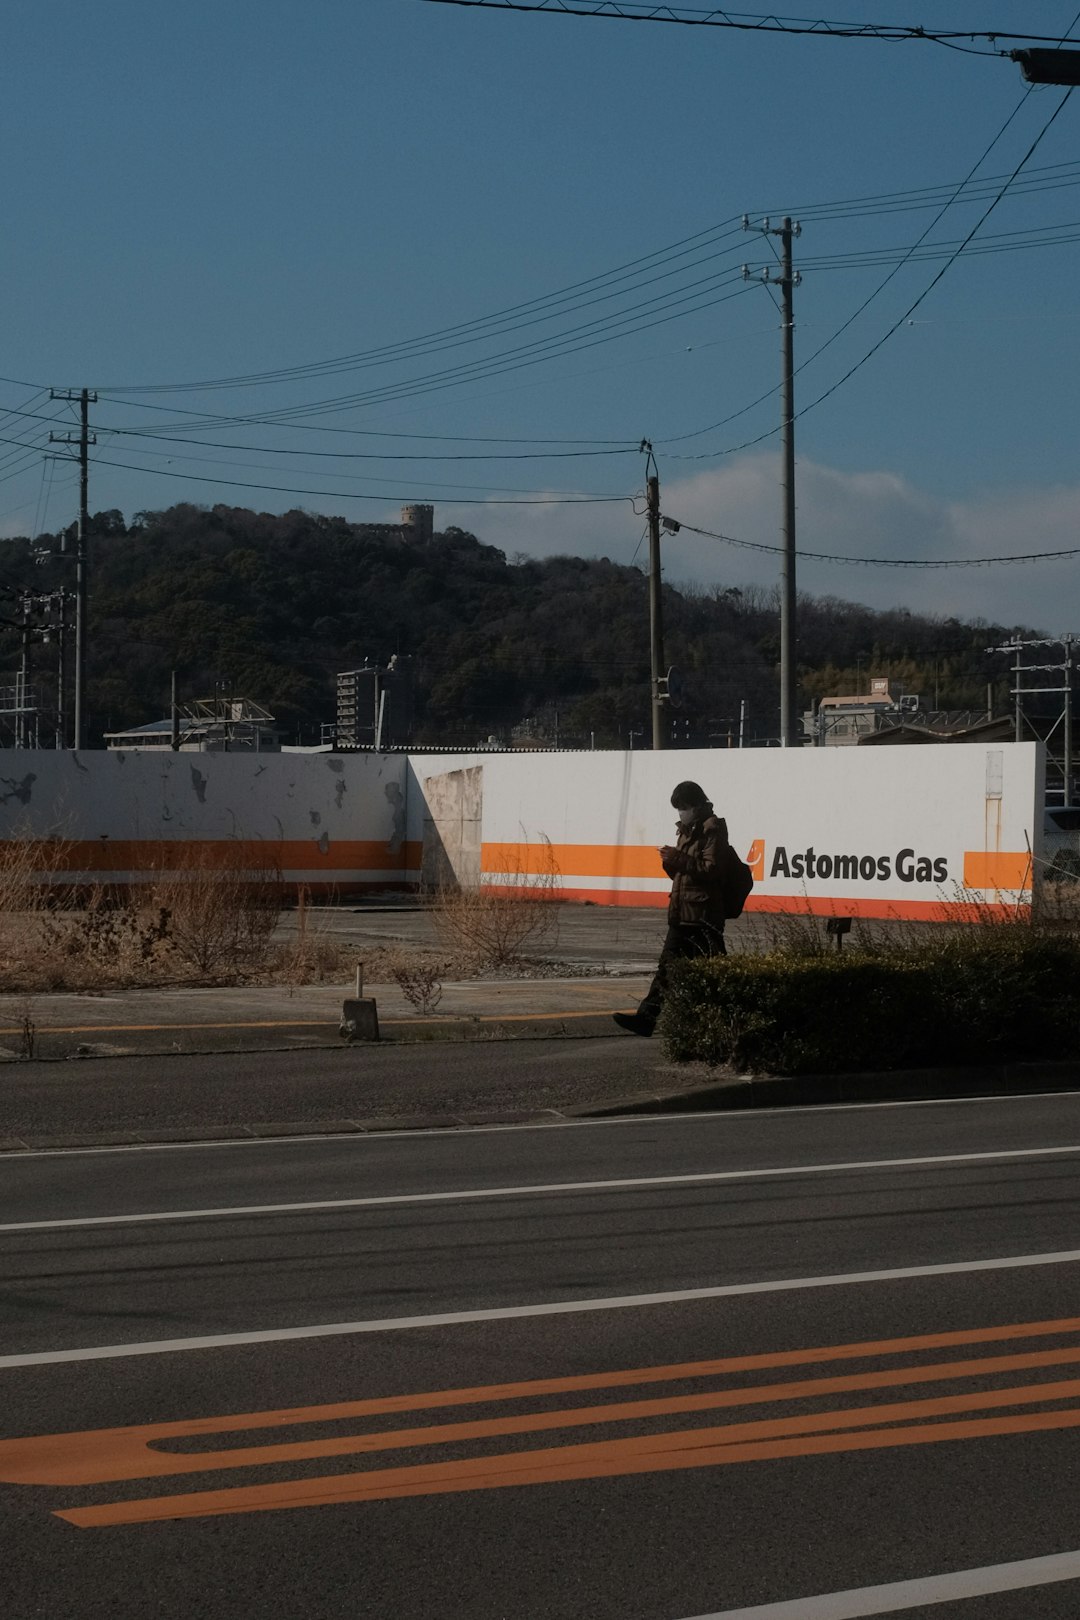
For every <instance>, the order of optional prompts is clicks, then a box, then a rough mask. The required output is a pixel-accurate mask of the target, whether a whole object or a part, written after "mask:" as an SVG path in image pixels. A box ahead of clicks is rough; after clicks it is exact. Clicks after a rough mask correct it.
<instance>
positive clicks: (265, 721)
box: [105, 698, 281, 754]
mask: <svg viewBox="0 0 1080 1620" xmlns="http://www.w3.org/2000/svg"><path fill="white" fill-rule="evenodd" d="M176 731H177V736H178V739H179V746H180V751H181V752H182V753H188V754H191V753H196V754H276V753H280V751H281V733H280V732H279V730H278V728H277V727H276V726H275V724H274V717H273V715H272V714H271V713H270V712H269V711H268V710H267V709H264V708H262V707H261V706H260V705H259V704H258V703H252V702H251V701H250V699H248V698H196V699H195V700H194V701H192V702H189V703H182V704H180V706H179V713H178V715H177V717H176ZM172 741H173V721H172V719H168V720H151V721H150V723H149V724H148V725H145V726H131V727H129V729H128V730H127V731H107V732H106V733H105V746H106V748H109V749H112V750H113V751H114V752H120V751H123V752H125V753H128V752H131V751H133V750H136V749H138V750H143V749H149V748H156V749H169V748H171V747H172Z"/></svg>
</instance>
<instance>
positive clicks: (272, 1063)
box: [0, 1033, 706, 1146]
mask: <svg viewBox="0 0 1080 1620" xmlns="http://www.w3.org/2000/svg"><path fill="white" fill-rule="evenodd" d="M705 1072H706V1071H702V1072H700V1073H699V1070H698V1066H697V1065H694V1064H685V1063H684V1064H679V1065H675V1064H672V1063H669V1062H668V1060H667V1059H666V1057H665V1055H664V1048H663V1045H662V1043H661V1042H660V1040H659V1039H656V1040H651V1041H644V1040H635V1039H634V1037H633V1036H630V1035H620V1034H618V1033H615V1034H613V1035H612V1036H611V1037H610V1038H607V1037H599V1038H595V1039H591V1040H516V1041H512V1042H507V1041H490V1042H487V1041H476V1042H468V1043H465V1042H457V1043H452V1042H447V1043H445V1044H439V1045H437V1046H435V1047H430V1046H417V1047H409V1046H397V1047H395V1046H381V1045H380V1046H365V1045H361V1046H351V1047H339V1048H336V1049H333V1050H323V1051H314V1052H312V1051H297V1052H258V1053H252V1052H232V1053H217V1054H196V1053H191V1054H183V1055H176V1056H172V1057H163V1056H161V1055H155V1054H152V1053H148V1054H147V1055H146V1057H144V1058H140V1057H125V1058H97V1059H94V1061H93V1062H88V1063H25V1064H23V1063H20V1064H10V1065H8V1066H6V1067H4V1068H3V1070H2V1083H0V1144H3V1143H4V1141H5V1139H8V1140H20V1139H21V1140H28V1141H29V1142H30V1144H31V1145H32V1146H38V1145H46V1144H47V1145H49V1146H58V1145H64V1144H65V1139H70V1140H71V1145H81V1144H80V1143H79V1141H78V1139H79V1138H80V1137H83V1136H97V1135H102V1134H105V1135H113V1136H114V1137H115V1135H116V1134H117V1133H121V1132H124V1131H131V1132H139V1133H141V1134H142V1135H145V1136H149V1137H151V1138H152V1137H153V1135H154V1134H155V1133H159V1134H161V1135H168V1136H170V1137H174V1136H175V1135H176V1134H177V1133H178V1132H179V1133H183V1132H184V1131H190V1132H191V1133H192V1134H193V1135H195V1136H199V1135H203V1134H205V1135H206V1136H210V1135H213V1134H214V1133H216V1132H218V1131H221V1130H222V1129H224V1128H228V1127H230V1126H235V1127H244V1126H268V1125H275V1124H278V1123H285V1124H287V1125H292V1126H303V1127H304V1128H305V1129H312V1128H313V1127H317V1126H318V1124H319V1122H329V1121H334V1120H339V1121H340V1120H347V1119H357V1118H359V1119H375V1120H377V1119H379V1118H383V1119H385V1120H389V1121H394V1120H396V1121H399V1122H400V1121H402V1120H405V1119H408V1120H410V1121H414V1120H423V1119H428V1120H429V1121H431V1122H432V1123H434V1122H436V1121H442V1122H447V1123H448V1122H450V1121H451V1120H453V1119H456V1118H460V1117H462V1116H470V1115H472V1116H475V1115H477V1114H480V1115H484V1114H491V1115H505V1114H507V1113H514V1112H518V1113H520V1114H521V1115H523V1116H525V1115H537V1114H542V1113H543V1112H544V1111H545V1110H552V1109H554V1110H563V1109H567V1108H578V1107H580V1108H584V1107H592V1106H603V1105H604V1104H614V1103H617V1102H620V1101H621V1100H623V1099H625V1098H627V1097H632V1096H635V1095H640V1094H643V1093H653V1094H655V1093H656V1092H657V1091H661V1090H665V1091H672V1090H678V1089H679V1088H680V1087H682V1086H684V1085H692V1084H693V1083H694V1082H695V1081H696V1080H699V1079H701V1078H703V1077H704V1074H705Z"/></svg>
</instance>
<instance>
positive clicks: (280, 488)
mask: <svg viewBox="0 0 1080 1620" xmlns="http://www.w3.org/2000/svg"><path fill="white" fill-rule="evenodd" d="M91 460H92V461H93V463H94V465H95V466H98V467H122V468H124V469H125V470H126V471H128V472H137V473H143V474H144V475H146V476H149V477H152V478H180V479H183V480H184V482H185V483H192V484H223V485H225V486H226V487H227V488H229V489H261V490H266V491H267V492H269V493H273V494H277V495H321V496H326V497H328V498H330V499H332V500H346V501H379V502H380V503H381V504H382V505H384V506H392V505H395V504H396V503H397V502H402V501H408V500H409V499H410V495H398V496H396V497H395V496H390V495H365V494H358V493H357V492H356V491H355V490H349V489H300V488H297V487H294V486H292V485H289V484H253V483H243V482H241V481H240V480H239V479H237V478H204V477H202V476H201V475H199V474H196V473H178V472H171V471H169V470H167V469H165V468H163V467H133V466H132V465H131V463H130V462H127V461H113V460H111V459H110V458H109V457H108V456H93V457H91ZM623 501H627V502H630V503H631V504H633V496H631V495H559V494H538V495H537V496H536V498H535V499H529V500H494V501H488V500H457V499H454V500H451V501H447V502H446V503H445V504H446V505H448V506H605V505H607V506H610V505H614V504H616V503H619V502H623Z"/></svg>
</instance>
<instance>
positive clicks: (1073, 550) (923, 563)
mask: <svg viewBox="0 0 1080 1620" xmlns="http://www.w3.org/2000/svg"><path fill="white" fill-rule="evenodd" d="M669 521H670V522H671V523H674V524H675V525H676V532H678V531H683V532H685V533H686V534H699V535H702V536H703V537H704V538H705V539H706V540H722V541H723V543H724V544H725V545H727V546H738V547H739V548H740V549H741V550H744V551H768V552H782V551H783V549H784V548H783V546H770V545H766V544H765V542H764V541H761V540H740V539H738V538H737V537H736V536H735V535H733V534H718V533H717V532H716V531H715V530H713V529H699V528H696V527H695V525H694V524H693V523H683V522H682V521H681V519H680V520H676V519H674V518H672V519H670V520H669ZM798 555H799V556H800V557H801V558H803V559H805V560H806V561H807V562H827V563H854V564H857V565H858V566H860V567H863V568H989V567H991V566H993V565H994V564H1011V563H1036V562H1051V561H1054V560H1060V559H1061V558H1063V557H1080V546H1071V547H1069V548H1067V549H1065V550H1062V551H1024V552H1017V553H1015V554H1014V555H1012V556H1006V557H950V558H931V559H926V558H922V557H843V556H839V555H837V554H834V553H832V552H827V551H803V550H801V549H800V551H799V553H798Z"/></svg>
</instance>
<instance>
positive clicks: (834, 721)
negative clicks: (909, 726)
mask: <svg viewBox="0 0 1080 1620" xmlns="http://www.w3.org/2000/svg"><path fill="white" fill-rule="evenodd" d="M920 708H921V699H920V698H918V697H916V696H914V695H913V694H910V693H902V692H900V690H899V688H898V687H896V686H894V685H893V684H892V683H891V682H890V681H889V680H888V679H887V677H885V676H883V675H882V676H879V675H875V676H873V677H872V678H871V681H870V691H869V692H868V693H867V694H865V695H859V696H852V695H851V694H846V695H841V696H838V697H823V698H822V699H821V701H820V702H819V703H818V706H817V708H816V710H811V711H810V713H808V714H805V715H804V716H803V731H804V735H805V737H806V740H807V741H808V742H810V743H812V744H813V745H814V746H815V747H818V748H845V747H847V748H850V747H852V746H853V745H854V744H856V743H860V742H862V741H863V739H864V738H866V737H870V736H873V734H874V733H875V732H877V731H878V730H880V729H881V727H882V726H884V725H889V724H893V723H895V722H896V721H898V720H899V719H901V718H910V717H911V716H912V715H914V714H917V713H918V712H919V709H920Z"/></svg>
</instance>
